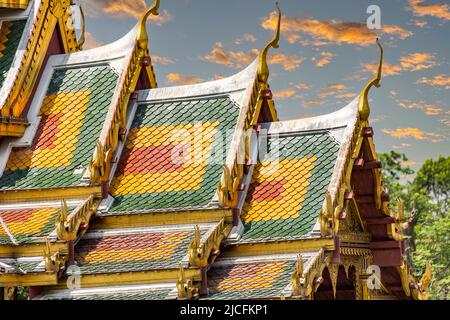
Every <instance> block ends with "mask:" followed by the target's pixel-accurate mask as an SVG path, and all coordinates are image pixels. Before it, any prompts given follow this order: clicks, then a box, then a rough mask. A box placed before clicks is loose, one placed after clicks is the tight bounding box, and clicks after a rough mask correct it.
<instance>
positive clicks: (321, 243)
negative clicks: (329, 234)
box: [221, 238, 334, 257]
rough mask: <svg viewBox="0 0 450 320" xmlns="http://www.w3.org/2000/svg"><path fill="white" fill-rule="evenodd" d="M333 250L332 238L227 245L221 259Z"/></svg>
mask: <svg viewBox="0 0 450 320" xmlns="http://www.w3.org/2000/svg"><path fill="white" fill-rule="evenodd" d="M321 249H324V250H327V251H333V250H334V240H333V238H315V239H299V240H289V241H273V242H258V243H238V244H233V245H229V246H227V248H226V251H224V252H223V253H222V255H221V256H222V257H239V256H253V255H267V254H282V253H298V252H306V251H317V250H321Z"/></svg>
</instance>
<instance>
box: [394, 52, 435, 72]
mask: <svg viewBox="0 0 450 320" xmlns="http://www.w3.org/2000/svg"><path fill="white" fill-rule="evenodd" d="M400 65H401V66H402V68H403V69H405V70H411V71H418V70H423V69H430V68H433V67H434V66H436V60H435V57H434V55H432V54H430V53H418V52H416V53H411V54H409V55H407V56H403V57H400Z"/></svg>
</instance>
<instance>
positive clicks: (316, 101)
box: [302, 98, 325, 108]
mask: <svg viewBox="0 0 450 320" xmlns="http://www.w3.org/2000/svg"><path fill="white" fill-rule="evenodd" d="M324 103H325V100H323V99H320V98H316V99H311V100H308V101H305V102H304V103H303V104H302V107H303V108H311V107H317V106H321V105H323V104H324Z"/></svg>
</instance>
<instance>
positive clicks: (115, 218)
mask: <svg viewBox="0 0 450 320" xmlns="http://www.w3.org/2000/svg"><path fill="white" fill-rule="evenodd" d="M222 218H225V222H226V223H232V221H233V213H232V210H231V209H217V210H198V211H174V212H142V213H136V214H131V215H130V214H118V215H107V216H101V217H100V218H99V219H94V221H91V226H92V227H93V228H95V229H114V228H133V227H146V226H158V225H175V224H195V223H208V222H217V221H220V220H221V219H222Z"/></svg>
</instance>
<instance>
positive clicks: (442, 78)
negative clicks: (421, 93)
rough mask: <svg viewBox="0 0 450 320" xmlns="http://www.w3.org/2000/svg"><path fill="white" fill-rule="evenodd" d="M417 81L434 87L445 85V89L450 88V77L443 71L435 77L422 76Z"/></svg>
mask: <svg viewBox="0 0 450 320" xmlns="http://www.w3.org/2000/svg"><path fill="white" fill-rule="evenodd" d="M417 83H420V84H427V85H430V86H433V87H445V89H450V77H449V76H447V75H445V74H443V73H441V74H438V75H436V76H434V77H433V78H426V77H422V78H420V79H419V80H417Z"/></svg>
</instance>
